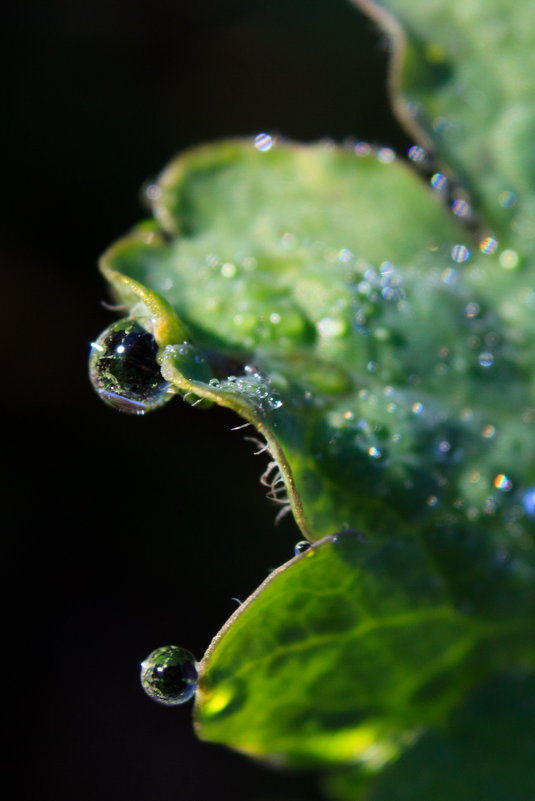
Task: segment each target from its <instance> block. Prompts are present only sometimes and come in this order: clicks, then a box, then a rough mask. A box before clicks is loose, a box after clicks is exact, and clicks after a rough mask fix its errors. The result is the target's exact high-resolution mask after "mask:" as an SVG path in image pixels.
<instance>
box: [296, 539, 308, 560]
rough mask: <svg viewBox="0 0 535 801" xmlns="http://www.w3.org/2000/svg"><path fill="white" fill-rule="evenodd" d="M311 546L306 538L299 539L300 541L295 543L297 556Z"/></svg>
mask: <svg viewBox="0 0 535 801" xmlns="http://www.w3.org/2000/svg"><path fill="white" fill-rule="evenodd" d="M309 548H310V542H307V541H306V540H299V542H296V543H295V547H294V554H295V555H296V556H299V554H300V553H304V552H305V551H308V549H309Z"/></svg>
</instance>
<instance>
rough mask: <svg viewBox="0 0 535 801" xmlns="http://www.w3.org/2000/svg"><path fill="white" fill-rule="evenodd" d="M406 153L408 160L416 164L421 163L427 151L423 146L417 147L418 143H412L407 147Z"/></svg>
mask: <svg viewBox="0 0 535 801" xmlns="http://www.w3.org/2000/svg"><path fill="white" fill-rule="evenodd" d="M407 155H408V156H409V158H410V160H411V161H414V162H415V163H416V164H421V163H422V162H423V161H425V159H426V157H427V153H426V152H425V150H424V149H423V147H419V146H418V145H412V147H409V150H408V153H407Z"/></svg>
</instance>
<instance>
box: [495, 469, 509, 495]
mask: <svg viewBox="0 0 535 801" xmlns="http://www.w3.org/2000/svg"><path fill="white" fill-rule="evenodd" d="M493 484H494V486H495V487H496V489H499V490H501V491H502V492H509V490H511V489H513V482H512V481H511V479H510V478H509V476H506V475H505V473H498V475H497V476H495V477H494V481H493Z"/></svg>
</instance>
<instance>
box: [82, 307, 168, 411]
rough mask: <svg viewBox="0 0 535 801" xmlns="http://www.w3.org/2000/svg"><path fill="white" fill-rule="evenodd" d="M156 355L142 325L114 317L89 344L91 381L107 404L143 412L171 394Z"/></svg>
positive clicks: (125, 409) (165, 399)
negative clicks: (113, 321) (111, 322)
mask: <svg viewBox="0 0 535 801" xmlns="http://www.w3.org/2000/svg"><path fill="white" fill-rule="evenodd" d="M157 355H158V345H157V343H156V340H155V339H154V337H153V336H152V334H150V333H149V332H148V331H147V330H146V329H145V328H143V326H142V325H140V324H139V323H138V322H137V321H136V320H134V319H132V318H125V319H123V320H118V321H117V322H116V323H113V324H112V325H110V326H109V328H107V329H106V330H105V331H103V333H102V334H101V335H100V336H99V337H98V339H97V340H96V342H93V343H92V344H91V354H90V357H89V376H90V378H91V383H92V384H93V387H94V388H95V390H96V391H97V392H98V394H99V396H100V397H101V398H102V400H103V401H104V402H105V403H107V404H109V405H110V406H113V407H114V408H116V409H119V410H120V411H122V412H128V413H130V414H144V413H145V412H147V411H150V410H151V409H155V408H157V407H158V406H161V405H162V404H164V403H166V402H167V401H168V400H169V399H170V398H171V397H172V393H171V392H170V391H169V390H170V385H169V383H168V382H167V381H164V379H163V377H162V374H161V371H160V365H159V364H158V362H157V360H156V356H157Z"/></svg>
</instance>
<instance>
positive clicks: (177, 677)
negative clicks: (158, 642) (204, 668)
mask: <svg viewBox="0 0 535 801" xmlns="http://www.w3.org/2000/svg"><path fill="white" fill-rule="evenodd" d="M197 678H198V674H197V667H196V660H195V657H194V656H193V654H190V652H189V651H186V649H185V648H180V647H179V646H178V645H165V646H163V647H162V648H157V649H156V650H155V651H152V653H150V654H149V655H148V657H147V658H146V659H145V660H144V661H143V662H142V663H141V686H142V687H143V689H144V690H145V692H146V693H147V695H149V696H150V697H151V698H153V699H154V700H155V701H158V702H159V703H160V704H167V705H168V706H176V705H177V704H183V703H185V701H189V699H190V698H191V697H192V696H193V695H194V693H195V690H196V688H197Z"/></svg>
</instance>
